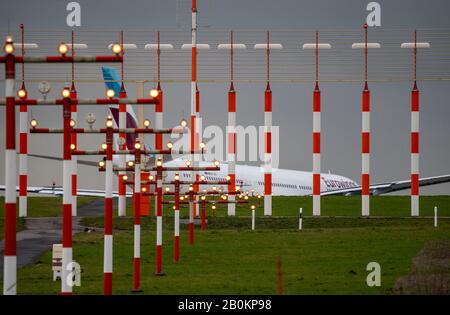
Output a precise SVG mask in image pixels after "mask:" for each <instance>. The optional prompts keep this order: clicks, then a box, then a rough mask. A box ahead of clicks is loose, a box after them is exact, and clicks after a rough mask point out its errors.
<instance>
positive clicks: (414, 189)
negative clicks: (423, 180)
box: [411, 174, 419, 196]
mask: <svg viewBox="0 0 450 315" xmlns="http://www.w3.org/2000/svg"><path fill="white" fill-rule="evenodd" d="M411 195H415V196H417V195H419V174H411Z"/></svg>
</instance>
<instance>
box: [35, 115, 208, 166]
mask: <svg viewBox="0 0 450 315" xmlns="http://www.w3.org/2000/svg"><path fill="white" fill-rule="evenodd" d="M38 124H39V123H38V121H37V119H35V118H33V119H32V120H31V121H30V125H31V127H32V128H33V129H34V128H36V127H37V126H38ZM150 124H151V122H150V120H148V119H145V120H144V127H145V128H149V127H150ZM75 125H76V121H75V120H74V119H71V120H70V127H72V128H74V127H75ZM180 125H181V127H182V128H186V127H187V125H188V122H187V120H186V119H182V120H181V122H180ZM113 126H114V123H113V120H112V117H111V116H108V119H107V120H106V127H108V128H112V127H113ZM101 147H102V149H103V150H106V149H107V147H108V146H107V144H106V143H103V144H102V146H101ZM205 147H206V145H205V144H204V143H203V142H202V143H200V149H202V150H203V149H205ZM75 148H76V146H75V144H71V145H70V149H71V150H75ZM134 148H135V149H136V150H140V149H141V144H140V143H139V142H136V143H135V144H134ZM167 148H168V149H172V148H173V143H172V142H168V143H167ZM102 162H103V161H101V162H100V163H102ZM130 162H131V161H130ZM188 162H189V165H190V164H191V162H190V161H187V162H186V165H187V164H188ZM100 163H99V166H100V167H103V166H104V164H103V165H100ZM189 165H188V166H189ZM129 166H130V167H132V166H133V165H129ZM158 166H162V165H158ZM216 166H217V165H216Z"/></svg>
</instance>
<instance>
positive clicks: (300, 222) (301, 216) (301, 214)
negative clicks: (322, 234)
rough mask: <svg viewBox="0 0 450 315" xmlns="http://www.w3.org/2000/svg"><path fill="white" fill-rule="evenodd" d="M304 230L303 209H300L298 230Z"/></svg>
mask: <svg viewBox="0 0 450 315" xmlns="http://www.w3.org/2000/svg"><path fill="white" fill-rule="evenodd" d="M302 228H303V208H300V212H299V214H298V229H299V230H301V229H302Z"/></svg>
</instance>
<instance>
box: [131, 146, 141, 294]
mask: <svg viewBox="0 0 450 315" xmlns="http://www.w3.org/2000/svg"><path fill="white" fill-rule="evenodd" d="M133 189H134V192H133V212H134V251H133V254H134V256H133V257H134V259H133V289H131V292H142V290H141V150H140V142H139V139H137V140H136V143H135V150H134V188H133Z"/></svg>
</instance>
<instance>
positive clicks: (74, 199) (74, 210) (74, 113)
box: [70, 31, 78, 216]
mask: <svg viewBox="0 0 450 315" xmlns="http://www.w3.org/2000/svg"><path fill="white" fill-rule="evenodd" d="M74 40H75V34H74V31H72V58H73V57H75V45H74ZM70 97H71V98H72V99H77V97H78V96H77V90H76V88H75V62H74V61H72V85H71V87H70ZM70 111H71V119H72V120H73V121H75V122H77V118H78V110H77V104H71V105H70ZM71 144H72V145H74V146H75V148H76V147H77V144H78V140H77V134H76V133H75V132H74V133H72V134H71ZM77 164H78V157H77V156H76V155H75V154H73V155H72V176H71V180H72V216H76V215H77V177H78V170H77V169H78V166H77Z"/></svg>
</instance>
